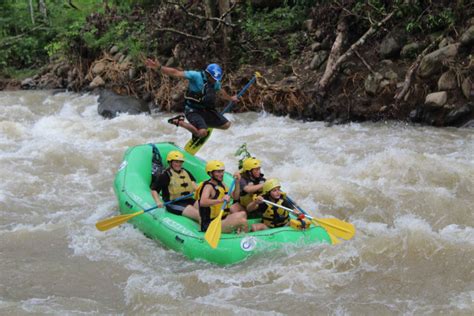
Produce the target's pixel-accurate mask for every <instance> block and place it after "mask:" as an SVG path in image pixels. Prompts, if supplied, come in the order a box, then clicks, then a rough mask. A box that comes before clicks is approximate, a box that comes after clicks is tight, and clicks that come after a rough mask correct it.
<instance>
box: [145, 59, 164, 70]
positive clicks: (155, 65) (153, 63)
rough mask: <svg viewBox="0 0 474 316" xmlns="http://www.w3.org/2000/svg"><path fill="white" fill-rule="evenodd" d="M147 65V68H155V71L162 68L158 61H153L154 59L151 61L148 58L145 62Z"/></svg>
mask: <svg viewBox="0 0 474 316" xmlns="http://www.w3.org/2000/svg"><path fill="white" fill-rule="evenodd" d="M145 65H146V66H147V67H149V68H153V69H156V68H160V67H161V64H160V62H159V61H158V60H153V59H150V58H147V60H146V61H145Z"/></svg>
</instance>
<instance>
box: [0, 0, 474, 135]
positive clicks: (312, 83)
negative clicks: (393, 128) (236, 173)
mask: <svg viewBox="0 0 474 316" xmlns="http://www.w3.org/2000/svg"><path fill="white" fill-rule="evenodd" d="M163 8H165V9H166V8H167V7H166V6H163V7H160V9H163ZM171 8H172V7H171ZM168 9H169V8H168ZM175 9H176V8H175ZM191 9H195V10H196V12H197V13H199V12H201V11H200V8H199V6H196V7H192V8H190V9H189V10H191ZM356 9H357V8H356V7H353V8H351V10H352V11H350V12H352V13H353V14H356V13H357V12H358V11H357V10H356ZM163 10H164V9H163ZM163 10H161V11H160V10H159V9H156V10H154V11H150V12H148V13H147V14H146V15H140V12H139V11H134V14H130V15H128V16H120V14H119V13H118V12H116V11H115V12H112V11H111V12H109V13H104V14H102V15H98V14H96V15H94V16H91V17H90V18H89V20H88V22H89V26H87V28H88V29H91V28H93V27H99V26H102V28H104V26H103V25H104V24H106V22H107V21H110V20H113V19H115V18H117V17H120V18H128V19H132V18H135V19H138V20H139V21H142V23H143V24H145V25H146V26H147V28H146V33H148V34H150V35H149V36H148V35H145V36H144V38H145V40H146V39H148V40H150V41H151V42H152V44H151V45H153V42H154V41H155V40H154V38H155V36H163V33H164V34H169V33H166V32H164V31H163V23H165V18H166V17H169V16H167V14H171V13H170V12H171V11H166V10H164V11H163ZM169 10H171V9H169ZM394 10H395V9H394ZM427 10H432V11H430V12H431V13H432V14H433V15H432V16H434V17H437V19H438V20H437V21H438V22H437V23H439V25H441V26H443V25H444V24H442V23H447V24H446V27H444V28H439V27H438V28H436V27H431V28H429V27H427V26H426V25H424V24H423V23H422V21H424V19H425V16H424V15H423V14H425V12H427ZM460 10H461V9H460V8H458V7H456V5H455V4H450V5H449V6H445V7H440V8H439V12H438V11H436V8H433V7H426V8H424V11H422V13H423V14H421V15H420V16H419V21H418V23H419V25H418V26H419V27H420V28H422V27H424V30H429V31H431V33H429V34H423V33H420V32H414V31H413V30H411V29H410V27H409V26H410V25H411V24H409V23H408V22H407V21H408V18H405V19H403V18H402V19H400V18H397V16H396V14H394V13H395V11H393V12H389V11H388V12H386V13H384V14H379V17H378V20H377V21H378V22H376V21H370V23H367V22H365V23H366V24H365V25H364V24H363V21H364V20H363V19H362V20H361V19H358V18H357V17H354V16H352V15H350V14H346V15H344V14H343V12H344V10H342V11H341V8H334V7H331V6H330V5H320V6H318V7H315V8H313V9H312V10H310V13H308V14H307V19H306V20H305V21H304V23H302V24H301V25H300V27H299V28H294V29H292V30H290V31H288V30H284V31H282V33H283V34H280V35H279V34H275V35H274V36H273V37H272V38H269V39H265V41H264V40H262V42H264V45H265V46H262V47H260V48H261V49H258V50H256V51H255V53H254V55H255V56H251V53H249V52H246V55H244V53H243V52H242V47H240V49H239V50H236V52H234V51H232V50H230V49H229V47H227V46H225V45H230V44H225V43H224V44H225V45H224V46H222V42H221V41H220V40H211V41H210V42H209V43H207V44H208V45H206V43H205V41H204V42H203V41H201V42H199V41H198V42H196V39H193V38H190V37H189V36H184V35H182V36H180V35H176V34H175V35H176V36H174V37H170V36H168V37H163V38H162V42H160V43H159V44H157V48H156V50H154V52H153V53H150V51H151V49H148V48H147V51H146V52H145V51H142V52H141V53H139V54H137V53H136V52H133V51H132V50H131V49H130V48H128V47H126V48H124V47H121V45H119V43H117V45H112V46H111V47H109V48H107V49H103V50H101V51H99V52H97V53H95V54H91V53H90V51H89V52H86V53H84V52H83V53H82V54H78V55H77V56H76V57H75V58H74V59H67V60H66V59H64V58H58V59H56V60H54V61H52V62H51V64H49V65H47V66H46V67H44V68H43V70H42V71H41V72H40V73H39V74H38V75H36V76H33V77H31V78H27V79H24V80H22V81H21V82H18V81H14V80H13V81H6V82H5V81H4V82H3V83H0V88H3V89H15V88H21V89H58V88H63V89H69V90H72V91H76V92H78V91H91V90H94V89H97V88H100V89H104V88H105V89H108V90H112V91H114V92H115V93H117V94H120V95H131V96H134V97H137V98H138V99H141V100H144V101H147V102H149V101H153V102H152V104H153V105H152V106H153V108H155V109H158V110H161V111H171V112H179V111H182V103H183V94H184V91H185V88H186V86H185V84H184V83H183V82H180V81H177V80H173V79H170V78H166V77H163V76H161V75H160V74H159V73H156V72H154V71H151V70H148V69H146V68H145V67H144V65H143V58H144V56H145V55H148V56H152V57H155V58H158V59H159V60H161V62H162V63H163V64H165V65H167V66H172V67H179V68H182V69H201V68H203V67H204V66H205V65H206V64H207V63H208V62H215V61H217V62H219V63H221V64H222V65H224V68H225V71H226V75H225V77H224V81H223V86H224V88H225V89H227V90H228V91H232V92H234V93H236V92H237V91H239V90H240V88H241V87H242V86H243V85H245V83H246V82H247V81H248V80H249V79H250V77H251V76H252V74H253V72H255V71H259V72H260V73H261V74H262V75H263V78H262V79H259V80H258V81H257V84H256V85H255V86H254V87H252V88H251V89H250V90H249V91H248V92H247V94H245V95H244V96H243V98H242V102H241V103H240V105H239V106H238V107H235V108H234V111H236V112H245V111H261V110H265V111H267V112H270V113H274V114H276V115H289V116H290V117H292V118H295V119H300V120H310V121H311V120H317V121H326V122H330V123H336V124H337V123H346V122H354V121H378V120H401V121H411V122H416V123H422V124H427V125H433V126H473V125H474V78H473V75H472V74H473V73H474V56H473V54H472V47H473V44H474V18H470V19H469V18H468V17H469V12H472V11H473V9H472V5H470V6H468V7H465V10H466V12H465V13H464V14H461V12H460ZM191 11H192V10H191ZM346 11H347V9H346ZM137 12H138V13H137ZM172 14H173V18H174V19H176V20H178V18H182V19H183V21H184V20H186V18H187V19H190V16H189V11H185V10H181V11H180V10H175V11H173V12H172ZM450 14H452V15H450ZM239 16H241V17H242V16H245V15H244V13H242V12H235V14H234V16H233V20H232V21H236V20H237V19H238V17H239ZM150 17H152V18H153V19H156V20H157V21H158V22H157V23H150V22H149V19H150ZM454 17H456V19H455V18H454ZM471 17H472V15H471ZM104 21H105V22H104ZM361 21H362V22H361ZM410 21H411V20H410ZM420 21H421V22H420ZM159 22H161V23H162V24H159ZM410 23H412V22H410ZM449 23H451V24H449ZM282 24H283V22H282ZM239 27H240V28H241V27H242V26H234V29H238V28H239ZM412 27H413V26H412ZM174 28H175V29H174V30H180V31H181V32H188V33H187V34H188V35H189V34H193V33H192V32H193V29H192V26H190V25H186V23H183V22H179V21H177V22H176V24H175V25H174ZM194 31H195V32H196V30H194ZM236 31H237V30H236ZM241 31H242V30H241ZM248 31H249V30H248V29H247V32H248ZM142 32H145V31H142ZM247 37H249V35H248V34H247V33H242V34H234V35H233V37H232V39H233V42H232V43H231V44H233V45H243V43H244V42H245V41H244V39H245V40H247V39H246V38H247ZM242 38H243V39H242ZM288 38H289V39H288ZM252 39H253V40H255V39H254V38H252ZM202 40H204V39H202ZM209 45H210V46H211V47H212V48H213V52H210V51H209V48H208V47H209ZM165 47H166V48H165ZM226 47H227V49H226ZM190 48H191V49H190ZM219 49H220V51H219V52H220V53H219V52H217V50H219ZM265 50H270V51H273V52H274V54H276V56H277V57H272V55H271V54H266V53H265ZM244 57H245V58H244ZM235 58H240V60H243V61H244V60H246V61H247V62H241V61H240V60H239V62H236V60H235Z"/></svg>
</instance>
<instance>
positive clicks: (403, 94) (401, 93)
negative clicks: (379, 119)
mask: <svg viewBox="0 0 474 316" xmlns="http://www.w3.org/2000/svg"><path fill="white" fill-rule="evenodd" d="M443 37H444V34H442V35H440V36H438V37H437V38H436V40H434V41H433V42H431V44H430V45H428V46H427V47H426V48H425V49H424V50H423V51H422V52H421V54H419V55H418V56H417V57H416V59H415V61H414V62H413V64H411V66H410V68H409V69H408V71H407V73H406V75H405V80H404V81H403V86H402V89H401V90H400V91H399V92H397V94H395V97H394V99H395V101H396V102H397V103H398V102H400V100H402V99H405V101H406V99H407V98H408V95H407V93H408V90H409V89H410V87H411V83H412V81H413V77H414V75H415V72H416V70H417V69H418V67H419V66H420V63H421V60H422V59H423V57H425V55H426V54H428V52H429V51H431V50H432V49H433V47H435V46H436V45H438V43H439V42H440V41H441V39H442V38H443ZM405 97H406V98H405Z"/></svg>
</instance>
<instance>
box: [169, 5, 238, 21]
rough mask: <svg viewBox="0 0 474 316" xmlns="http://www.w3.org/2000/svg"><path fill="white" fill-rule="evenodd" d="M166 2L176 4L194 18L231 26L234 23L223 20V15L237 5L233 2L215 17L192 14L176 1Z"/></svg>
mask: <svg viewBox="0 0 474 316" xmlns="http://www.w3.org/2000/svg"><path fill="white" fill-rule="evenodd" d="M165 2H166V3H168V4H171V5H175V6H178V7H179V8H180V9H181V10H182V11H183V12H184V13H185V14H186V15H189V16H191V17H193V18H196V19H199V20H204V21H214V22H218V23H219V24H221V23H222V24H224V25H226V26H231V27H235V24H232V23H228V22H227V21H226V20H225V17H226V16H227V15H228V14H229V13H230V12H231V11H232V10H233V9H234V8H235V6H236V5H237V3H236V2H235V3H233V4H232V6H231V7H230V8H229V10H227V11H226V12H224V13H223V14H222V15H221V16H220V17H218V18H216V17H205V16H202V15H198V14H194V13H192V12H189V11H188V10H187V9H186V7H184V6H183V5H182V4H180V3H178V2H174V1H165Z"/></svg>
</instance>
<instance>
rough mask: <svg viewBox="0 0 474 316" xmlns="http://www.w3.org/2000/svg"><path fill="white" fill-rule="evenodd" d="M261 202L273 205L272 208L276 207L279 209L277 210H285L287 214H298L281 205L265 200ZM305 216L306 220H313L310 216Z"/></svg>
mask: <svg viewBox="0 0 474 316" xmlns="http://www.w3.org/2000/svg"><path fill="white" fill-rule="evenodd" d="M263 202H265V203H267V204H270V205H273V206H276V207H279V208H282V209H284V210H287V211H288V212H291V213H293V214H295V215H298V213H296V212H295V211H294V210H292V209H291V208H288V207H285V206H283V205H280V204H276V203H273V202H270V201H268V200H265V199H264V200H263ZM303 214H304V213H303ZM305 216H306V217H307V218H309V219H313V218H312V217H311V216H309V215H306V214H305Z"/></svg>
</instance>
